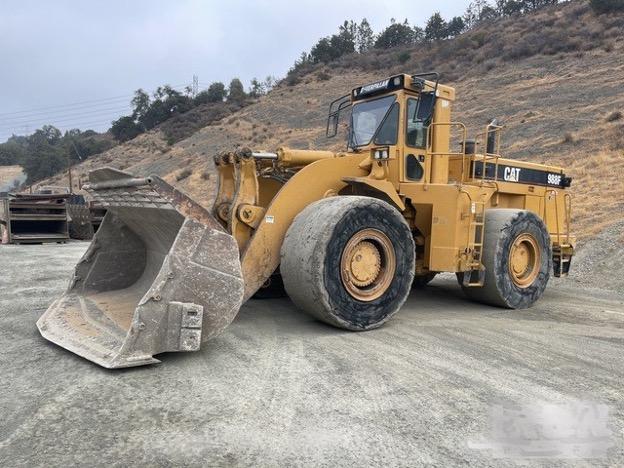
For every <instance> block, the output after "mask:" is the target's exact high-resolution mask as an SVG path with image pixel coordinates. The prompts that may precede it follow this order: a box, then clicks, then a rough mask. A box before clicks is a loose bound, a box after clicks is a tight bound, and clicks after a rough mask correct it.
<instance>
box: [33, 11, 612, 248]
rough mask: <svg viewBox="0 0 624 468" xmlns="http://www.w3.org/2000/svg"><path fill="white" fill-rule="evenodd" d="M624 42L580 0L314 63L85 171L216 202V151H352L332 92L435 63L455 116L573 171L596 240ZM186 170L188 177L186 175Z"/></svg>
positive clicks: (578, 216)
mask: <svg viewBox="0 0 624 468" xmlns="http://www.w3.org/2000/svg"><path fill="white" fill-rule="evenodd" d="M622 39H624V15H606V16H600V17H596V16H595V15H594V14H593V13H592V12H591V11H590V10H589V8H588V7H587V6H586V5H585V4H584V3H582V2H571V3H566V4H562V5H559V6H555V7H551V8H546V9H544V10H541V11H539V12H536V13H533V14H530V15H526V16H524V17H520V18H507V19H503V20H498V21H496V22H494V23H491V24H485V25H483V26H481V27H479V28H477V29H476V30H473V31H471V32H469V33H466V34H464V35H461V36H459V37H458V38H456V39H454V40H448V41H444V42H443V43H441V44H435V45H433V46H432V47H431V48H430V49H425V48H423V47H422V46H419V47H413V48H409V49H400V50H394V49H393V50H389V51H373V52H370V53H367V54H362V55H360V54H353V55H352V56H348V57H343V58H342V59H339V60H338V62H336V63H335V64H333V65H331V66H325V65H317V66H315V67H311V68H310V69H307V70H305V72H304V73H302V74H301V76H298V77H297V79H296V80H293V81H295V82H297V83H296V84H294V85H293V86H288V85H287V84H286V83H282V84H281V85H280V86H278V87H277V88H275V89H274V90H273V91H272V92H270V93H269V94H268V95H267V96H264V97H262V98H260V99H259V100H258V101H257V102H255V103H254V104H252V105H250V106H248V107H245V108H243V109H241V110H240V111H238V112H235V113H234V114H232V115H231V116H228V117H226V118H224V119H223V120H220V121H217V122H215V123H214V124H213V125H209V126H207V127H204V128H202V129H200V130H199V131H197V132H196V133H194V134H192V135H191V136H190V137H188V138H186V139H183V140H181V141H179V142H177V143H175V144H173V145H168V144H167V142H166V138H165V137H164V135H163V133H162V132H160V131H152V132H150V133H147V134H144V135H141V136H139V137H137V138H135V139H134V140H132V141H130V142H128V143H126V144H123V145H120V146H118V147H115V148H113V149H111V150H109V151H107V152H105V153H102V154H101V155H99V156H95V157H93V158H91V159H89V160H88V161H86V162H85V163H83V164H81V165H80V166H78V167H77V168H76V171H77V172H78V173H79V174H82V176H83V177H84V176H85V175H86V173H87V172H88V171H89V170H90V169H92V168H95V167H99V166H113V167H118V168H121V169H125V170H127V171H129V172H133V173H135V174H148V173H157V174H160V175H162V176H164V177H165V178H166V179H167V180H169V181H170V182H172V183H174V184H176V185H178V186H180V187H182V188H183V189H184V190H186V191H187V192H189V193H190V194H191V195H193V196H194V197H196V198H197V199H198V200H199V201H201V202H202V203H205V204H209V203H210V200H211V198H212V193H213V189H214V183H215V177H214V175H213V174H214V172H213V170H214V168H213V163H212V155H213V154H215V153H216V152H219V151H221V150H225V149H231V148H233V147H235V146H236V145H244V146H250V147H252V148H256V149H274V148H276V147H278V146H281V145H285V146H293V147H303V148H326V147H330V148H344V140H340V139H333V140H329V141H326V140H325V137H324V132H325V121H326V114H327V106H328V104H329V102H330V101H331V100H332V99H334V98H335V97H338V96H340V95H343V94H345V93H347V92H349V90H350V89H351V88H352V87H354V86H356V85H358V84H362V83H366V82H370V81H374V80H376V79H379V78H382V77H385V76H387V75H389V74H392V73H395V72H401V71H404V72H408V73H409V72H416V71H427V70H430V69H437V70H440V71H442V73H443V81H444V82H445V83H448V84H450V85H452V86H455V87H456V89H457V102H456V105H455V109H454V112H455V114H454V115H455V117H454V120H458V121H463V122H465V123H466V125H467V126H468V128H469V130H470V132H471V133H472V134H474V133H475V132H476V131H477V130H480V129H481V128H482V127H483V126H484V125H485V124H486V123H487V122H488V121H489V120H491V119H492V118H494V117H495V118H498V119H499V120H501V121H502V122H503V123H504V124H505V125H506V129H505V132H504V139H503V147H502V152H503V155H504V156H507V157H512V158H517V159H526V160H532V161H536V162H548V163H549V164H555V165H561V166H564V167H565V168H566V173H568V174H569V175H571V176H572V177H573V178H574V181H573V195H574V210H573V215H574V218H573V222H574V229H575V231H576V232H577V233H578V235H579V237H580V238H581V239H583V238H590V237H592V236H594V235H596V234H597V233H599V232H601V231H602V230H603V229H604V228H605V227H607V226H609V225H610V224H612V223H614V222H615V221H617V220H618V219H621V217H622V214H624V186H623V184H622V183H621V180H620V179H621V175H622V174H624V117H622V114H621V112H624V86H623V83H624V61H623V60H622V57H623V56H624V41H623V40H622ZM400 62H403V63H400ZM183 168H190V169H191V170H192V173H191V175H190V176H188V177H185V178H182V175H183V174H182V173H181V171H182V169H183ZM177 178H180V179H181V180H179V181H178V180H176V179H177ZM61 179H62V177H61V176H57V177H55V178H53V179H52V180H51V182H50V183H53V184H54V185H57V184H59V183H61ZM44 183H48V182H44Z"/></svg>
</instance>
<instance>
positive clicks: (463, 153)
mask: <svg viewBox="0 0 624 468" xmlns="http://www.w3.org/2000/svg"><path fill="white" fill-rule="evenodd" d="M435 126H446V127H449V131H450V129H451V128H453V127H458V128H459V129H460V130H461V141H462V143H461V152H453V151H430V152H429V154H430V155H431V156H461V157H462V170H461V181H462V182H465V179H464V167H465V157H466V138H467V135H468V130H467V129H466V125H464V124H463V123H462V122H432V123H430V124H429V132H430V133H429V141H432V136H433V127H435Z"/></svg>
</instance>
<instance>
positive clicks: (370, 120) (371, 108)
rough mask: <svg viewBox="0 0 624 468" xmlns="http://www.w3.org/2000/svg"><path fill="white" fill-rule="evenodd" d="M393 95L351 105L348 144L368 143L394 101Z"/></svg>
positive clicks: (351, 145) (359, 144)
mask: <svg viewBox="0 0 624 468" xmlns="http://www.w3.org/2000/svg"><path fill="white" fill-rule="evenodd" d="M394 100H395V96H394V95H392V96H385V97H382V98H380V99H375V100H374V101H367V102H361V103H359V104H356V105H355V106H353V111H352V112H351V134H350V138H349V146H350V147H351V148H356V147H358V146H364V145H368V144H369V143H370V141H371V140H372V139H373V136H374V135H375V132H377V128H379V125H381V122H382V121H383V119H384V117H385V116H386V114H387V113H388V109H390V106H392V104H393V103H394Z"/></svg>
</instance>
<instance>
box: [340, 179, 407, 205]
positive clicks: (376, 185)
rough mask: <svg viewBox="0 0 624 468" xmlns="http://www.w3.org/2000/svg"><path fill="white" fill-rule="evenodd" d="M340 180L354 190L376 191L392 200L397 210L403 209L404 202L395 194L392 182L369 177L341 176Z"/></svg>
mask: <svg viewBox="0 0 624 468" xmlns="http://www.w3.org/2000/svg"><path fill="white" fill-rule="evenodd" d="M342 180H343V181H344V182H346V183H347V184H348V185H352V186H353V187H354V188H355V190H356V192H361V191H362V189H364V190H365V191H371V190H372V191H374V192H377V193H379V194H381V195H383V196H384V197H385V198H387V199H388V200H387V201H390V202H392V204H394V206H395V207H396V208H398V209H399V211H401V212H402V211H405V203H403V200H401V197H399V195H398V194H397V190H396V188H395V187H394V184H393V183H392V182H389V181H387V180H377V179H371V178H370V177H343V178H342Z"/></svg>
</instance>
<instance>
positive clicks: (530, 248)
mask: <svg viewBox="0 0 624 468" xmlns="http://www.w3.org/2000/svg"><path fill="white" fill-rule="evenodd" d="M540 264H541V253H540V249H539V245H538V243H537V240H536V239H535V237H533V236H532V235H531V234H528V233H524V234H520V235H519V236H518V237H516V239H515V240H514V242H513V244H512V245H511V249H510V250H509V274H510V276H511V279H512V281H513V282H514V284H515V285H516V286H518V287H520V288H527V287H529V286H530V285H531V284H533V282H534V281H535V279H536V278H537V276H538V274H539V271H540Z"/></svg>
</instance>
